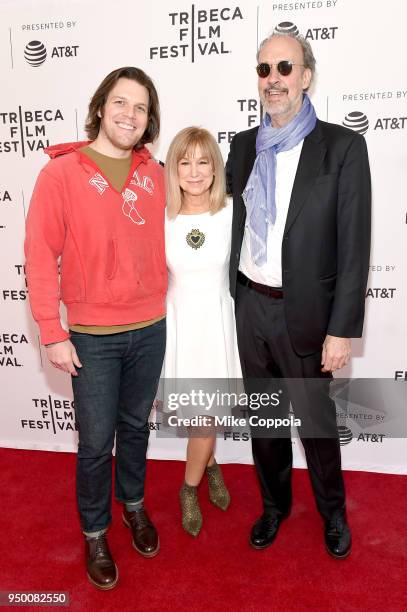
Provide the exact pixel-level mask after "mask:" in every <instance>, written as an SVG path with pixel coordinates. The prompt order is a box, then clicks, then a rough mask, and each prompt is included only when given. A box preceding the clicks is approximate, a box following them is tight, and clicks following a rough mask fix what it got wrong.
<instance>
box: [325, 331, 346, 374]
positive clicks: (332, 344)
mask: <svg viewBox="0 0 407 612" xmlns="http://www.w3.org/2000/svg"><path fill="white" fill-rule="evenodd" d="M349 359H350V338H338V337H337V336H327V337H326V338H325V342H324V344H323V346H322V359H321V365H322V368H321V370H322V372H334V371H335V370H340V369H341V368H343V366H345V365H346V364H347V363H348V362H349Z"/></svg>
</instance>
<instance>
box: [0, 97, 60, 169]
mask: <svg viewBox="0 0 407 612" xmlns="http://www.w3.org/2000/svg"><path fill="white" fill-rule="evenodd" d="M57 121H64V117H63V115H62V111H61V110H60V109H59V108H58V109H49V108H46V109H41V110H32V109H30V110H24V109H23V108H22V107H21V106H18V109H17V110H16V111H10V112H0V129H1V128H3V130H5V131H6V134H7V137H6V138H5V139H4V140H3V139H0V153H20V154H21V155H22V157H25V156H26V154H27V153H29V152H35V151H40V150H41V149H45V147H48V146H49V142H50V141H49V139H48V138H47V132H48V129H49V128H50V127H51V126H52V125H53V124H54V123H56V122H57Z"/></svg>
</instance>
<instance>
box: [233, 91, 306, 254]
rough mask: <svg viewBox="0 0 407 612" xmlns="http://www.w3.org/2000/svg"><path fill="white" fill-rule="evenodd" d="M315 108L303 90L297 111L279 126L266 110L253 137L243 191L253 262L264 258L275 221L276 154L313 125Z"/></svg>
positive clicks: (290, 145)
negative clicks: (253, 147)
mask: <svg viewBox="0 0 407 612" xmlns="http://www.w3.org/2000/svg"><path fill="white" fill-rule="evenodd" d="M316 120H317V117H316V114H315V109H314V107H313V105H312V103H311V101H310V99H309V97H308V96H307V94H304V98H303V102H302V106H301V109H300V111H299V113H297V115H296V116H295V117H294V118H293V119H292V120H291V121H290V122H289V123H287V125H284V126H283V127H281V128H274V127H273V126H272V125H271V119H270V117H269V115H268V114H265V116H264V119H263V121H262V124H261V126H260V127H259V131H258V133H257V138H256V154H257V157H256V161H255V162H254V166H253V170H252V173H251V175H250V177H249V180H248V181H247V185H246V188H245V190H244V191H243V194H242V195H243V200H244V203H245V204H246V212H247V217H246V227H247V228H248V230H249V235H250V251H251V256H252V259H253V261H254V263H255V264H256V265H257V266H261V265H262V264H264V263H265V262H266V261H267V233H268V231H267V230H268V226H269V224H271V225H274V223H275V221H276V216H277V209H276V154H277V153H280V152H281V151H288V150H289V149H292V148H293V147H295V146H296V145H297V144H298V143H299V142H301V140H303V138H305V136H307V135H308V134H309V133H310V132H312V130H313V129H314V127H315V123H316Z"/></svg>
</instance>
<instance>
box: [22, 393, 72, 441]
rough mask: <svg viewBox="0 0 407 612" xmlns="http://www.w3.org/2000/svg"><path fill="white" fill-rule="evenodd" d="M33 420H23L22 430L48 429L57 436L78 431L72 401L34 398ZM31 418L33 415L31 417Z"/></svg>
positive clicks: (49, 397)
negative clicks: (64, 432) (61, 433)
mask: <svg viewBox="0 0 407 612" xmlns="http://www.w3.org/2000/svg"><path fill="white" fill-rule="evenodd" d="M31 402H32V406H31V407H32V408H34V410H35V411H36V414H34V417H33V418H28V419H21V420H20V425H21V429H46V430H48V431H51V432H52V433H54V434H55V435H56V434H57V433H59V432H60V431H77V430H78V427H77V424H76V421H75V411H74V403H73V401H72V400H60V399H54V398H52V397H51V395H48V397H47V398H32V399H31ZM30 416H31V415H30Z"/></svg>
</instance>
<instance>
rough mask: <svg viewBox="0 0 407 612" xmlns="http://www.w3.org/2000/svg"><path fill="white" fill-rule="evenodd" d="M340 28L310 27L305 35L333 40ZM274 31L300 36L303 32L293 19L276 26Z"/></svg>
mask: <svg viewBox="0 0 407 612" xmlns="http://www.w3.org/2000/svg"><path fill="white" fill-rule="evenodd" d="M338 29H339V28H338V26H327V27H320V28H308V29H307V31H306V32H305V34H303V36H304V38H305V39H308V40H332V39H334V38H335V35H336V34H337V31H338ZM274 32H276V34H291V35H293V36H298V34H300V33H301V32H300V31H299V29H298V28H297V26H296V25H295V23H292V22H291V21H282V22H281V23H279V24H278V25H277V26H276V27H275V28H274Z"/></svg>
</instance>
